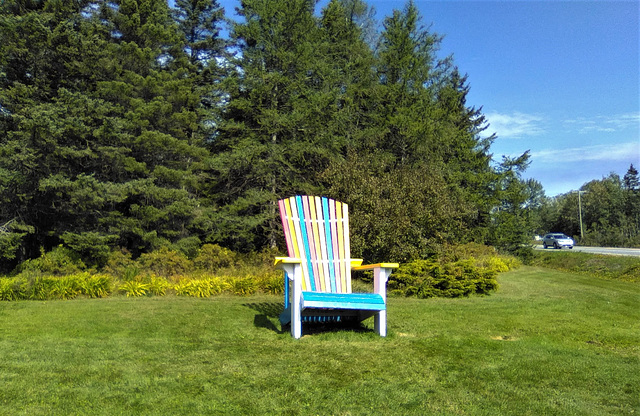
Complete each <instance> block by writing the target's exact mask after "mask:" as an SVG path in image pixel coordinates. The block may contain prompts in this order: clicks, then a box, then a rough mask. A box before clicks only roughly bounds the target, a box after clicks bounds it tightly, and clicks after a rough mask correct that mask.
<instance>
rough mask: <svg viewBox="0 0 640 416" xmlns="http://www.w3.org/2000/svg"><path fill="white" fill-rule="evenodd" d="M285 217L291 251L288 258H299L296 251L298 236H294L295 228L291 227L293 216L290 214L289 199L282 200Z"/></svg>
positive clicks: (298, 253)
mask: <svg viewBox="0 0 640 416" xmlns="http://www.w3.org/2000/svg"><path fill="white" fill-rule="evenodd" d="M283 203H284V210H285V215H286V216H287V223H288V224H289V227H288V228H289V238H290V239H291V240H290V244H291V250H290V251H289V256H290V257H300V251H299V250H298V236H297V235H296V228H295V227H294V226H293V214H292V213H291V200H290V199H289V198H287V199H285V200H283Z"/></svg>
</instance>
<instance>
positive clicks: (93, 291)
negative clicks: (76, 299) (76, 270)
mask: <svg viewBox="0 0 640 416" xmlns="http://www.w3.org/2000/svg"><path fill="white" fill-rule="evenodd" d="M80 288H81V291H82V294H83V295H87V296H89V297H90V298H104V297H107V296H109V295H110V294H111V292H112V291H113V279H112V278H111V276H109V275H107V274H95V275H93V276H88V277H87V278H85V279H84V280H83V281H82V282H81V284H80Z"/></svg>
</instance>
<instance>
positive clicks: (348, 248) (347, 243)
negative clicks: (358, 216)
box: [342, 204, 351, 293]
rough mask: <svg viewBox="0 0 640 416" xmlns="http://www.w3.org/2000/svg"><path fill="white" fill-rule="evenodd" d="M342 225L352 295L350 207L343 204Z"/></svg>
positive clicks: (349, 291) (349, 289) (347, 277)
mask: <svg viewBox="0 0 640 416" xmlns="http://www.w3.org/2000/svg"><path fill="white" fill-rule="evenodd" d="M342 223H343V227H344V256H345V260H346V261H347V262H349V263H347V276H346V280H347V293H351V244H350V241H349V206H348V205H347V204H342Z"/></svg>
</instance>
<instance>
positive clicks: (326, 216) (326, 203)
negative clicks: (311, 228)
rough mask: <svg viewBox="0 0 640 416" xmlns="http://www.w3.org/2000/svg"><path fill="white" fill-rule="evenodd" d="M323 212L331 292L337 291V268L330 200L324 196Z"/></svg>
mask: <svg viewBox="0 0 640 416" xmlns="http://www.w3.org/2000/svg"><path fill="white" fill-rule="evenodd" d="M322 212H323V214H324V217H323V218H324V230H325V233H326V240H327V257H326V260H327V261H328V263H329V276H330V283H331V293H335V292H336V274H335V270H334V269H333V247H332V244H331V243H332V240H331V223H330V218H331V217H330V216H329V200H328V199H327V198H325V197H323V198H322Z"/></svg>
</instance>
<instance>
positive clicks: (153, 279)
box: [145, 274, 171, 296]
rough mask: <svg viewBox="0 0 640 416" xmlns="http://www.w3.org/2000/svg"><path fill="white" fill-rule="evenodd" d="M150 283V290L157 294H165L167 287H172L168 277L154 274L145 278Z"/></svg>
mask: <svg viewBox="0 0 640 416" xmlns="http://www.w3.org/2000/svg"><path fill="white" fill-rule="evenodd" d="M145 281H146V282H147V284H148V285H149V291H150V292H151V294H153V295H155V296H164V295H166V294H167V289H169V288H170V287H171V285H170V284H169V282H167V279H165V278H163V277H159V276H156V275H154V274H151V275H148V276H147V277H146V279H145Z"/></svg>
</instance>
